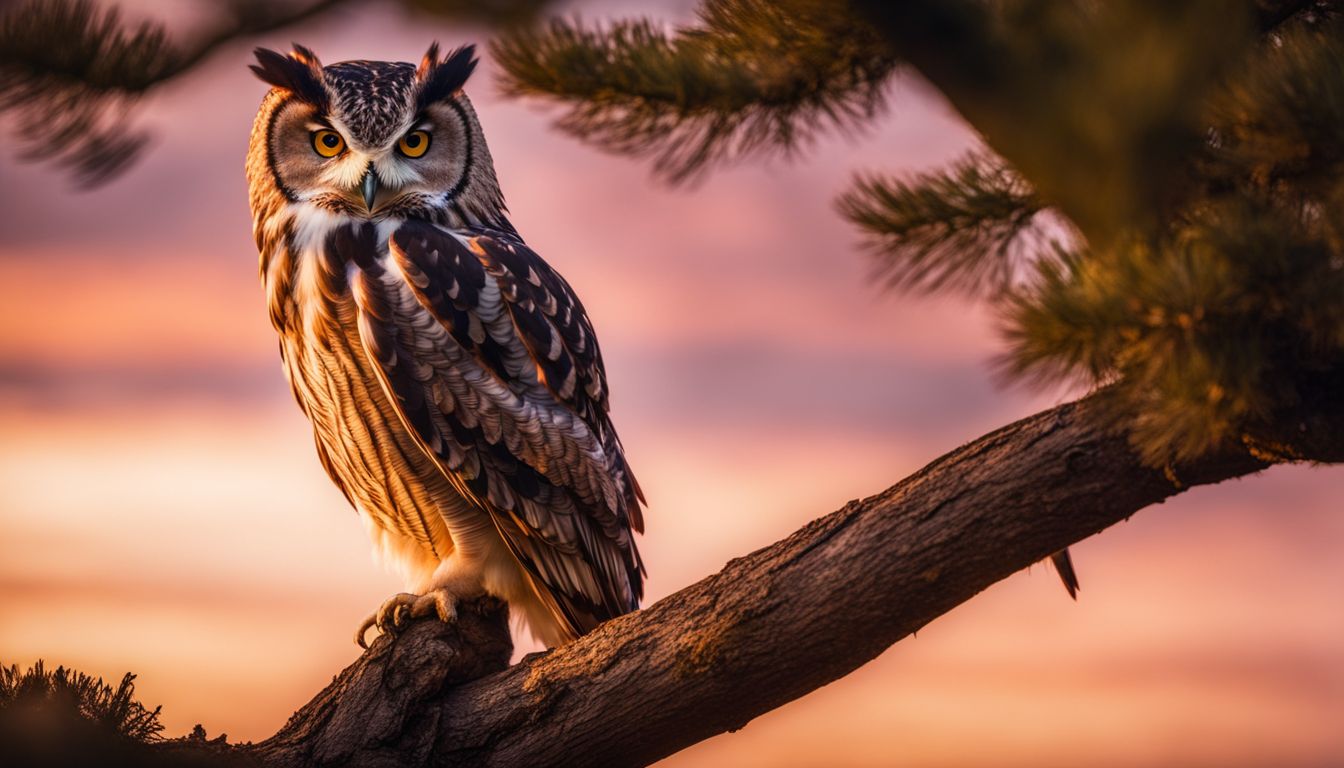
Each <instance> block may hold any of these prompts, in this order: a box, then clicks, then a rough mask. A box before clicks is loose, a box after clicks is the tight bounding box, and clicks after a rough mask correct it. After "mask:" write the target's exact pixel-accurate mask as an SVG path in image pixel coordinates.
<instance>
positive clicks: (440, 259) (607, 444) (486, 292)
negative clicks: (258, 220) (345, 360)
mask: <svg viewBox="0 0 1344 768" xmlns="http://www.w3.org/2000/svg"><path fill="white" fill-rule="evenodd" d="M342 231H344V232H345V233H347V234H346V235H344V236H343V237H345V239H346V241H347V242H345V243H343V244H341V243H332V245H333V246H336V247H343V248H348V249H350V251H349V254H348V255H349V256H350V260H351V261H353V262H354V263H355V264H356V265H357V266H358V270H355V271H354V275H355V276H354V277H353V278H352V279H353V280H355V282H356V284H355V285H353V286H352V287H353V288H354V290H355V297H356V302H357V304H358V306H359V307H360V317H359V331H360V336H361V338H362V339H363V341H364V345H365V348H366V350H367V351H368V353H369V355H370V356H371V357H372V358H373V359H374V360H375V361H376V363H377V365H378V367H379V369H380V371H381V374H382V378H383V380H384V383H385V385H386V386H387V387H388V389H389V391H390V392H391V394H392V395H393V397H392V398H391V399H392V400H394V402H395V405H396V406H397V407H398V408H399V409H400V415H401V418H402V420H403V421H404V422H405V423H406V424H407V425H408V426H409V427H410V428H411V429H412V430H413V431H414V432H415V434H416V435H417V437H418V439H419V442H420V443H421V445H422V446H423V447H424V449H425V450H426V451H428V452H429V453H431V454H432V455H433V457H434V458H435V459H436V460H437V462H438V464H439V466H440V467H441V468H442V469H443V471H444V473H445V474H446V475H447V476H448V477H449V479H450V480H451V481H452V482H453V483H454V485H455V486H456V487H457V488H458V490H459V491H461V492H462V493H463V494H464V495H465V496H467V497H468V498H470V499H472V500H474V501H475V502H476V503H478V504H479V505H480V506H481V507H482V508H483V509H485V510H487V511H488V512H489V513H490V514H491V516H492V518H493V519H494V521H495V525H496V527H497V528H498V529H499V532H500V534H501V535H502V536H503V538H504V540H505V542H506V543H507V544H508V546H509V548H510V550H511V551H512V552H513V553H514V555H515V556H516V557H517V558H518V559H519V561H520V562H522V563H523V565H524V566H525V567H526V568H527V570H528V571H529V573H530V574H531V575H532V577H533V579H534V580H536V581H539V582H540V583H541V585H543V586H544V587H545V588H546V589H547V590H549V592H550V596H551V598H552V599H553V600H554V601H555V606H554V607H555V608H556V609H557V611H558V613H559V614H560V616H559V617H560V618H563V619H564V620H565V621H566V622H567V623H568V625H569V626H570V627H571V628H572V629H573V630H574V633H575V634H580V633H582V632H584V631H586V630H588V629H590V628H592V627H593V626H595V625H596V624H597V623H598V622H600V621H602V620H605V619H607V618H610V617H612V616H617V615H620V614H622V613H625V612H627V611H630V610H633V609H635V608H636V607H638V604H639V598H640V597H641V596H642V592H643V565H642V563H641V562H640V559H639V553H638V551H637V550H636V548H635V543H634V540H633V538H632V536H631V529H632V528H633V529H634V530H636V531H638V530H642V529H643V520H642V517H641V514H640V503H641V502H642V496H641V493H640V491H639V487H638V485H637V484H636V482H635V479H634V476H633V475H632V474H631V472H630V467H629V465H628V464H627V463H626V460H625V455H624V452H623V451H622V449H621V444H620V441H619V439H618V438H617V437H616V433H615V430H614V429H613V428H612V426H611V422H610V420H609V417H608V415H607V391H606V375H605V372H604V371H603V368H602V357H601V354H600V353H599V351H598V348H597V339H596V337H595V336H594V335H593V329H592V326H591V324H590V323H589V321H588V317H587V315H586V314H585V313H584V310H583V306H582V304H580V303H579V300H578V297H576V296H575V295H574V292H573V290H572V289H571V288H570V287H569V286H568V285H567V284H566V283H565V282H564V280H563V279H561V278H560V276H559V275H558V274H556V273H555V272H554V271H553V270H551V268H550V267H549V266H548V265H547V264H546V263H545V262H544V261H542V259H541V258H540V257H539V256H537V255H536V254H535V253H533V252H532V251H531V250H530V249H529V248H528V247H527V246H526V245H524V244H523V243H522V241H521V240H519V239H517V238H516V236H513V235H511V234H508V233H503V232H495V231H490V232H485V231H482V232H479V233H471V234H469V235H467V234H463V233H458V232H451V231H448V230H444V229H441V228H439V227H437V226H434V225H432V224H429V223H426V222H419V221H407V222H405V223H403V224H401V225H400V226H399V227H398V228H397V229H396V230H395V231H394V232H393V233H392V235H391V237H390V238H389V241H388V248H387V250H386V252H383V253H372V251H373V249H374V240H373V235H372V229H371V228H369V227H366V228H365V229H363V230H362V231H355V230H351V229H343V230H342ZM347 263H348V262H347Z"/></svg>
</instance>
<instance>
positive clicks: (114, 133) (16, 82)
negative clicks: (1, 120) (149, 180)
mask: <svg viewBox="0 0 1344 768" xmlns="http://www.w3.org/2000/svg"><path fill="white" fill-rule="evenodd" d="M172 56H173V54H172V51H171V50H170V49H169V47H168V40H167V37H166V35H165V34H164V32H163V29H162V28H160V27H158V26H156V25H153V24H143V25H141V26H140V27H138V28H136V29H133V30H128V29H125V28H123V27H122V25H121V20H120V19H119V18H118V16H117V13H116V11H115V10H114V11H108V12H106V13H99V12H98V11H96V10H95V9H94V8H93V7H92V6H90V5H89V4H88V3H86V2H80V1H79V0H69V1H67V0H56V1H55V2H49V3H37V2H31V3H24V4H20V5H16V6H11V7H8V8H7V9H5V10H4V11H3V16H0V105H3V108H4V110H5V111H7V112H10V113H12V114H13V115H14V117H15V121H16V123H17V126H16V127H17V133H18V135H19V138H20V140H21V141H22V144H23V149H22V154H23V156H25V157H29V158H39V157H46V158H50V159H52V160H54V161H55V162H57V163H59V164H61V165H64V166H67V167H69V168H70V169H72V170H73V171H74V172H75V174H76V175H77V177H78V178H79V179H80V180H81V181H82V182H84V183H90V184H91V183H97V182H99V181H102V180H105V179H107V178H110V177H111V176H112V175H114V174H116V173H117V172H118V171H119V170H121V169H122V168H123V167H125V165H126V164H127V163H128V162H130V160H131V159H132V158H133V157H134V156H135V155H136V153H137V152H139V150H140V149H141V147H143V146H144V144H145V141H146V138H147V137H146V136H145V134H144V133H143V132H140V131H135V130H132V129H129V128H128V127H127V126H126V125H125V123H126V119H127V113H128V111H129V110H130V108H131V107H132V105H133V104H134V103H135V101H136V99H137V98H139V96H140V94H142V93H143V92H144V91H145V90H146V89H147V88H148V87H149V86H150V85H152V84H153V83H154V82H155V80H156V79H157V77H158V73H160V72H163V71H165V70H166V69H167V68H168V67H169V66H170V62H171V60H172Z"/></svg>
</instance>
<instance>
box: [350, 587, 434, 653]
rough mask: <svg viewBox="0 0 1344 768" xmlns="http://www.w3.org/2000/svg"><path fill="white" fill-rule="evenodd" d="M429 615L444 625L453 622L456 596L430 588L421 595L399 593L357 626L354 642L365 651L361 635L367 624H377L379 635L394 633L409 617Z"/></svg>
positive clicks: (416, 617)
mask: <svg viewBox="0 0 1344 768" xmlns="http://www.w3.org/2000/svg"><path fill="white" fill-rule="evenodd" d="M429 616H437V617H438V619H439V621H442V622H443V623H445V624H451V623H452V622H455V621H457V598H456V597H455V596H453V595H452V594H451V593H450V592H448V590H446V589H433V590H430V591H429V592H426V593H425V594H423V595H413V594H411V593H409V592H399V593H397V594H395V595H393V596H391V597H389V598H388V599H387V600H386V601H385V602H384V603H383V604H382V606H380V607H379V608H378V612H377V613H375V614H373V615H372V616H369V617H368V618H367V619H365V620H364V621H363V622H362V623H361V624H360V625H359V629H358V630H356V631H355V643H356V644H358V645H359V647H361V648H364V649H366V650H367V649H368V647H369V645H368V642H367V641H366V640H365V639H364V635H365V634H366V633H368V631H369V628H370V627H377V628H378V631H379V633H380V634H384V635H396V634H399V633H400V632H401V631H402V630H403V629H405V628H406V627H407V626H409V625H410V623H411V620H412V619H421V618H426V617H429Z"/></svg>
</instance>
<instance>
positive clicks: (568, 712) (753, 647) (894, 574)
mask: <svg viewBox="0 0 1344 768" xmlns="http://www.w3.org/2000/svg"><path fill="white" fill-rule="evenodd" d="M1339 384H1340V382H1339V380H1338V377H1335V378H1334V379H1332V380H1330V381H1325V382H1321V383H1319V384H1318V385H1316V386H1314V387H1311V388H1308V389H1304V393H1305V394H1304V402H1303V404H1302V406H1301V409H1300V410H1298V411H1295V412H1293V413H1285V414H1280V416H1279V418H1277V419H1276V421H1275V422H1274V423H1275V425H1277V426H1276V427H1274V428H1273V429H1268V430H1266V431H1264V432H1263V433H1262V434H1258V435H1257V436H1256V437H1255V438H1254V439H1252V438H1251V437H1246V438H1244V440H1243V441H1242V443H1238V444H1228V445H1224V446H1222V447H1221V448H1219V449H1217V450H1215V451H1213V452H1211V453H1210V454H1208V455H1206V456H1204V457H1203V458H1200V459H1198V460H1195V461H1191V462H1188V463H1185V464H1181V465H1178V466H1174V467H1168V468H1166V469H1165V470H1157V469H1153V468H1151V467H1148V466H1145V465H1144V464H1143V463H1142V462H1141V461H1140V460H1139V459H1138V458H1137V457H1136V455H1135V453H1134V451H1133V450H1132V449H1131V447H1130V446H1129V445H1128V443H1127V441H1126V439H1125V438H1124V437H1123V436H1121V435H1118V434H1116V433H1115V432H1114V431H1112V430H1108V429H1106V428H1104V427H1103V426H1101V423H1102V419H1101V418H1100V416H1101V415H1102V414H1103V413H1104V409H1103V408H1102V406H1101V401H1102V400H1104V398H1105V397H1106V394H1105V393H1104V392H1103V393H1101V394H1097V395H1093V396H1091V397H1088V398H1086V399H1084V400H1082V401H1079V402H1076V403H1070V404H1067V405H1062V406H1059V407H1057V408H1053V409H1051V410H1048V411H1045V412H1043V413H1039V414H1037V415H1035V416H1032V417H1029V418H1027V419H1023V420H1022V421H1019V422H1017V423H1014V424H1011V425H1009V426H1006V427H1004V428H1002V429H1000V430H998V431H996V432H992V433H990V434H988V435H985V436H984V437H982V438H980V439H978V440H976V441H974V442H972V443H970V444H968V445H966V446H963V447H962V448H959V449H957V450H955V451H953V452H951V453H949V454H947V455H945V456H943V457H942V458H940V459H938V460H936V461H934V462H933V463H932V464H930V465H929V466H927V467H925V468H924V469H922V470H920V471H919V472H917V473H915V474H914V475H912V476H910V477H909V478H907V479H905V480H903V481H902V482H900V483H898V484H896V485H895V486H893V487H891V488H889V489H888V490H886V491H884V492H882V493H880V494H878V495H876V496H872V497H869V498H866V499H862V500H857V501H851V502H850V503H849V504H847V505H845V507H844V508H843V509H841V510H839V511H837V512H835V513H833V514H831V515H828V516H826V517H823V518H821V519H819V520H816V521H814V522H812V523H811V524H809V525H807V526H806V527H804V528H803V529H801V530H799V531H798V532H796V533H795V534H793V535H792V536H790V537H789V538H787V539H785V540H783V541H781V542H778V543H776V544H774V545H771V546H769V547H766V548H764V549H761V550H758V551H757V552H754V553H752V554H750V555H748V556H746V557H743V558H739V559H736V560H733V561H732V562H730V563H728V565H727V566H726V567H725V568H724V569H723V571H721V572H720V573H718V574H715V575H713V576H710V577H709V578H706V579H704V580H702V581H700V582H699V583H697V584H694V585H692V586H690V587H688V588H686V589H684V590H682V591H680V592H678V593H676V594H674V595H671V596H670V597H668V598H666V599H664V600H661V601H659V602H658V603H656V604H654V605H652V606H650V607H649V608H647V609H644V610H642V611H640V612H637V613H634V614H630V615H627V616H623V617H621V618H618V619H616V620H614V621H610V622H608V623H606V624H604V625H602V626H600V627H598V628H597V630H595V631H594V632H592V633H590V634H588V635H586V636H585V637H583V638H581V639H579V640H578V641H576V642H573V643H570V644H569V645H565V646H563V647H560V648H557V649H555V650H553V651H551V652H548V653H545V654H535V655H533V656H529V657H528V658H526V659H524V660H523V661H522V662H521V663H519V664H517V665H515V666H513V667H510V668H507V669H503V666H504V664H505V660H506V659H507V657H508V642H507V634H506V633H505V632H504V626H505V618H504V611H502V610H499V609H497V608H494V609H492V608H491V607H490V606H489V605H486V606H483V608H484V610H482V611H467V612H464V613H463V617H462V620H461V622H460V623H459V624H458V625H456V626H443V625H441V624H439V623H437V622H433V621H427V622H420V623H417V624H415V625H412V626H411V627H410V628H409V629H408V630H407V631H406V632H405V633H404V634H403V635H402V636H401V637H399V638H397V639H395V640H393V639H391V638H386V637H384V638H379V640H378V641H377V642H375V644H374V645H373V647H372V648H371V649H370V651H369V652H368V653H366V654H365V655H364V657H363V658H361V659H360V660H359V661H358V662H356V663H355V664H354V665H352V666H351V667H350V668H349V669H347V670H345V671H344V672H343V673H342V674H341V675H340V676H339V677H338V678H337V679H336V680H335V681H334V682H333V683H332V685H331V686H329V687H328V688H327V689H326V690H325V691H323V692H322V693H321V694H319V695H318V697H317V698H315V699H314V700H313V701H312V702H311V703H310V704H308V705H307V706H305V707H304V708H303V709H301V710H300V711H299V712H298V713H296V714H295V716H294V717H293V718H291V720H290V722H289V723H287V724H286V725H285V727H284V728H283V729H281V731H280V732H279V733H278V734H276V735H275V736H274V737H272V738H270V739H268V740H267V741H265V742H262V743H260V744H257V745H249V746H244V747H241V748H239V751H240V752H241V753H242V754H241V755H238V757H241V758H243V759H244V760H247V761H255V762H257V763H260V764H263V765H272V766H297V765H308V764H323V763H328V762H339V763H342V764H348V765H360V766H362V765H368V766H374V765H378V766H381V765H392V764H406V765H435V766H457V765H472V766H511V765H529V766H545V765H566V766H576V765H602V766H622V765H644V764H647V763H650V762H653V761H655V760H657V759H659V758H662V757H665V756H667V755H670V754H672V753H674V752H676V751H678V750H680V749H682V748H684V747H687V746H689V745H691V744H694V743H696V742H698V741H701V740H703V739H705V738H708V737H710V736H713V735H715V734H718V733H722V732H724V731H730V730H735V729H738V728H741V727H742V726H744V725H746V723H747V722H749V721H750V720H751V719H752V718H754V717H757V716H759V715H761V714H763V713H765V712H768V711H770V710H771V709H774V708H775V707H778V706H780V705H782V704H784V703H786V702H788V701H791V700H793V699H796V698H798V697H800V696H802V695H804V694H806V693H808V692H809V691H812V690H814V689H816V688H818V687H820V686H822V685H825V684H826V683H828V682H831V681H832V680H835V679H838V678H840V677H842V676H844V675H846V674H848V673H849V672H851V671H853V670H855V669H857V668H858V667H860V666H862V665H863V664H864V663H866V662H868V661H869V660H871V659H873V658H874V657H876V656H877V655H878V654H880V653H881V652H882V651H883V650H885V649H886V648H887V647H889V646H890V645H891V644H892V643H895V642H896V641H898V640H900V639H901V638H903V637H906V636H907V635H909V634H911V633H913V632H915V631H916V630H918V629H919V628H921V627H923V626H925V625H926V624H928V623H929V622H931V621H932V620H934V619H935V618H937V617H938V616H940V615H942V614H943V613H945V612H947V611H948V610H950V609H951V608H953V607H955V606H956V605H958V604H960V603H962V602H964V601H966V600H967V599H969V598H971V597H972V596H974V595H975V594H977V593H978V592H980V591H981V590H983V589H985V588H986V587H988V586H990V585H991V584H993V583H995V582H997V581H999V580H1000V579H1003V578H1005V577H1006V576H1008V575H1010V574H1012V573H1014V572H1016V571H1018V570H1020V569H1022V568H1024V567H1026V566H1028V565H1030V564H1032V563H1035V562H1037V561H1039V560H1041V559H1042V558H1044V557H1046V556H1047V555H1049V554H1050V553H1051V552H1054V551H1056V550H1059V549H1061V548H1063V547H1065V546H1067V545H1069V544H1073V543H1075V542H1077V541H1079V540H1081V539H1083V538H1086V537H1088V536H1090V535H1092V534H1094V533H1096V532H1098V531H1100V530H1102V529H1104V528H1106V527H1107V526H1110V525H1112V524H1114V523H1116V522H1119V521H1121V520H1123V519H1125V518H1128V517H1129V516H1130V515H1132V514H1134V512H1136V511H1138V510H1140V509H1143V508H1144V507H1146V506H1148V505H1150V504H1153V503H1156V502H1160V501H1162V500H1164V499H1166V498H1167V497H1169V496H1172V495H1174V494H1177V493H1180V492H1181V491H1183V490H1185V489H1187V488H1190V487H1193V486H1196V485H1203V484H1207V483H1216V482H1220V481H1222V480H1226V479H1229V478H1234V477H1240V476H1243V475H1248V474H1252V473H1255V472H1258V471H1260V470H1262V469H1264V468H1266V467H1268V466H1270V464H1271V463H1273V462H1275V461H1280V460H1284V457H1292V458H1295V459H1310V460H1314V461H1321V462H1338V461H1344V403H1340V402H1337V401H1338V400H1339V398H1338V397H1337V396H1336V394H1337V393H1338V392H1339V391H1340V389H1339ZM1332 393H1334V394H1332ZM492 671H493V672H492ZM488 672H492V673H490V674H488V675H487V676H484V677H479V676H480V675H482V674H486V673H488ZM477 677H479V679H475V678H477ZM468 680H470V681H471V682H463V681H468ZM175 744H176V747H175V748H179V749H180V748H181V746H182V742H176V743H175Z"/></svg>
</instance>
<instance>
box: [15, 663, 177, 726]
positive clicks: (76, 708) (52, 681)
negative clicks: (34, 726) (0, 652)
mask: <svg viewBox="0 0 1344 768" xmlns="http://www.w3.org/2000/svg"><path fill="white" fill-rule="evenodd" d="M160 709H161V707H155V708H154V709H152V710H150V709H146V708H145V707H144V705H142V704H141V703H140V702H138V701H136V700H135V675H132V674H130V673H127V674H126V676H124V677H123V678H122V679H121V683H119V684H118V685H117V687H115V688H113V687H112V686H110V685H108V684H107V683H104V682H103V680H102V678H93V677H90V676H88V675H86V674H84V673H83V672H76V671H74V670H71V669H66V668H65V667H57V668H56V669H55V671H49V670H47V669H46V667H45V665H44V664H43V662H42V661H41V660H40V659H39V660H38V662H37V663H36V664H34V665H33V666H32V667H31V668H29V669H28V670H27V671H25V672H20V671H19V668H18V666H17V665H13V666H10V667H0V716H3V717H4V718H5V719H7V720H8V719H13V718H15V717H16V716H17V714H18V713H19V712H21V711H24V710H26V711H35V712H39V713H42V714H43V715H44V716H45V717H47V718H50V719H57V720H59V719H63V718H67V717H68V718H78V719H80V720H83V721H86V722H88V723H91V724H93V725H95V726H97V727H98V729H100V730H102V731H104V732H105V733H109V734H115V735H117V736H122V737H125V738H127V739H133V740H136V741H152V740H155V739H158V738H159V734H160V732H162V731H163V725H162V724H160V723H159V710H160Z"/></svg>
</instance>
